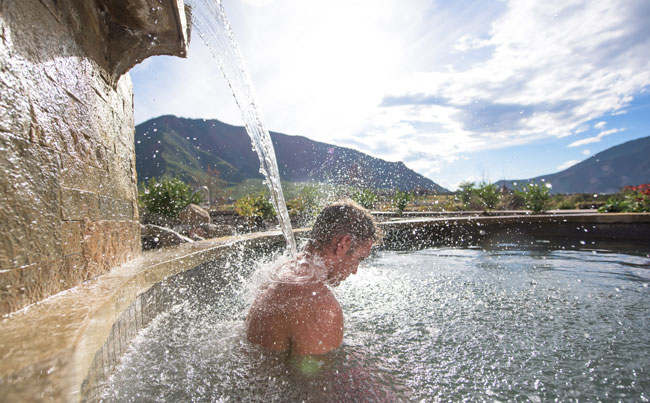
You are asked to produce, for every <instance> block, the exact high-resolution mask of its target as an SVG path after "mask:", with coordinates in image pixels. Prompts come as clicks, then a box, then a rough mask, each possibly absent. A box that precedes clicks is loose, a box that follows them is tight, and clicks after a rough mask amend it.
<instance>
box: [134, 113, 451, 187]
mask: <svg viewBox="0 0 650 403" xmlns="http://www.w3.org/2000/svg"><path fill="white" fill-rule="evenodd" d="M135 129H136V130H135V142H136V144H135V151H136V169H137V173H138V180H139V181H142V180H146V179H148V178H151V177H160V176H163V175H169V176H177V177H179V178H181V179H183V180H184V181H187V182H192V183H195V184H204V183H207V182H209V181H210V180H214V178H218V180H220V181H221V182H222V183H223V184H225V185H234V184H238V183H241V182H243V181H244V180H246V179H250V178H262V175H261V174H260V173H259V160H258V157H257V154H255V152H254V151H253V150H252V146H251V142H250V139H249V137H248V135H247V134H246V131H245V129H244V128H243V127H240V126H231V125H228V124H226V123H223V122H220V121H218V120H201V119H184V118H178V117H175V116H161V117H158V118H155V119H151V120H149V121H147V122H144V123H141V124H139V125H138V126H136V128H135ZM271 140H272V141H273V146H274V147H275V152H276V158H277V160H278V168H279V171H280V177H281V179H282V180H285V181H289V182H326V183H332V184H350V185H354V186H363V187H371V188H378V189H384V188H389V189H401V190H412V189H416V188H425V189H429V190H433V191H436V192H439V193H447V192H448V191H447V189H445V188H443V187H441V186H439V185H438V184H436V183H434V182H433V181H431V180H430V179H427V178H425V177H424V176H422V175H420V174H418V173H416V172H415V171H413V170H411V169H409V168H408V167H406V165H404V164H403V163H402V162H387V161H384V160H381V159H378V158H374V157H371V156H369V155H367V154H364V153H361V152H359V151H356V150H352V149H350V148H345V147H338V146H334V145H330V144H326V143H321V142H317V141H313V140H310V139H308V138H306V137H301V136H289V135H286V134H282V133H276V132H271Z"/></svg>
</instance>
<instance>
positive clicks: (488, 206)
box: [474, 182, 500, 210]
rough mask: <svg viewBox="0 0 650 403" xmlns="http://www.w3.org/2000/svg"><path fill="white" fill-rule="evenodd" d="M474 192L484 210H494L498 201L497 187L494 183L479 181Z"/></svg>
mask: <svg viewBox="0 0 650 403" xmlns="http://www.w3.org/2000/svg"><path fill="white" fill-rule="evenodd" d="M474 193H475V194H476V198H477V199H478V200H479V202H480V203H481V206H482V207H483V208H484V209H485V210H494V208H495V207H496V206H497V203H498V202H499V197H500V193H499V187H498V186H497V185H495V184H494V183H488V182H481V183H480V184H479V185H478V187H477V188H476V190H475V191H474Z"/></svg>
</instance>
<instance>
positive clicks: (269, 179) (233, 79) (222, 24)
mask: <svg viewBox="0 0 650 403" xmlns="http://www.w3.org/2000/svg"><path fill="white" fill-rule="evenodd" d="M188 3H189V4H190V5H191V6H192V24H193V26H194V27H195V28H196V30H197V32H198V34H199V36H200V37H201V40H202V41H203V43H205V45H206V46H207V47H208V49H209V50H210V53H212V56H213V57H214V59H215V61H216V62H217V64H218V65H219V68H220V69H221V72H222V73H223V75H224V77H225V78H226V81H227V82H228V85H229V86H230V89H231V91H232V94H233V96H234V97H235V102H236V103H237V106H239V109H240V111H241V114H242V118H243V120H244V123H245V126H246V131H247V132H248V135H249V136H250V138H251V142H252V144H253V149H254V150H255V152H257V155H258V156H259V158H260V172H261V173H262V174H263V175H264V177H265V178H266V183H267V185H268V187H269V190H270V191H271V202H272V203H273V207H275V211H276V212H277V213H278V218H279V220H280V226H281V227H282V233H283V234H284V237H285V238H286V240H287V249H288V251H289V253H290V254H291V256H294V255H295V254H296V241H295V239H294V237H293V230H292V228H291V221H290V219H289V212H288V210H287V205H286V203H285V200H284V194H283V193H282V185H281V184H280V173H279V171H278V163H277V161H276V158H275V150H274V149H273V143H272V142H271V136H270V135H269V131H268V130H267V129H266V126H265V125H264V121H263V119H262V115H261V113H260V111H259V109H258V106H257V103H256V102H255V95H254V93H253V86H252V85H251V80H250V78H249V76H248V72H247V71H246V67H245V65H244V61H243V59H242V56H241V53H240V52H239V47H238V46H237V42H236V41H235V36H234V35H233V32H232V29H231V28H230V22H229V21H228V18H227V17H226V14H225V12H224V9H223V5H222V3H221V0H191V1H189V2H188Z"/></svg>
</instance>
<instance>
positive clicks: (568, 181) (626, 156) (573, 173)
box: [497, 136, 650, 193]
mask: <svg viewBox="0 0 650 403" xmlns="http://www.w3.org/2000/svg"><path fill="white" fill-rule="evenodd" d="M542 180H545V181H546V182H547V183H550V184H552V188H551V193H616V192H618V191H619V190H621V188H622V187H623V186H628V185H630V186H636V185H639V184H642V183H649V182H650V136H649V137H643V138H640V139H636V140H632V141H628V142H627V143H623V144H619V145H617V146H614V147H611V148H608V149H607V150H605V151H602V152H599V153H598V154H595V155H593V156H591V157H589V158H587V159H586V160H584V161H582V162H580V163H578V164H576V165H573V166H571V167H569V168H567V169H565V170H564V171H560V172H557V173H554V174H551V175H542V176H538V177H536V178H532V179H517V180H509V181H499V182H497V184H498V185H499V186H503V185H504V184H505V185H506V187H508V188H510V189H512V188H514V187H515V185H514V183H518V184H523V183H527V182H529V181H532V182H536V183H540V182H541V181H542Z"/></svg>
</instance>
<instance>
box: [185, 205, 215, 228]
mask: <svg viewBox="0 0 650 403" xmlns="http://www.w3.org/2000/svg"><path fill="white" fill-rule="evenodd" d="M178 219H179V221H180V223H181V224H188V225H201V224H209V223H210V213H208V212H207V211H206V210H205V209H203V208H201V207H199V206H197V205H196V204H188V205H187V207H185V208H184V209H183V210H182V211H181V212H180V213H179V214H178Z"/></svg>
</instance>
